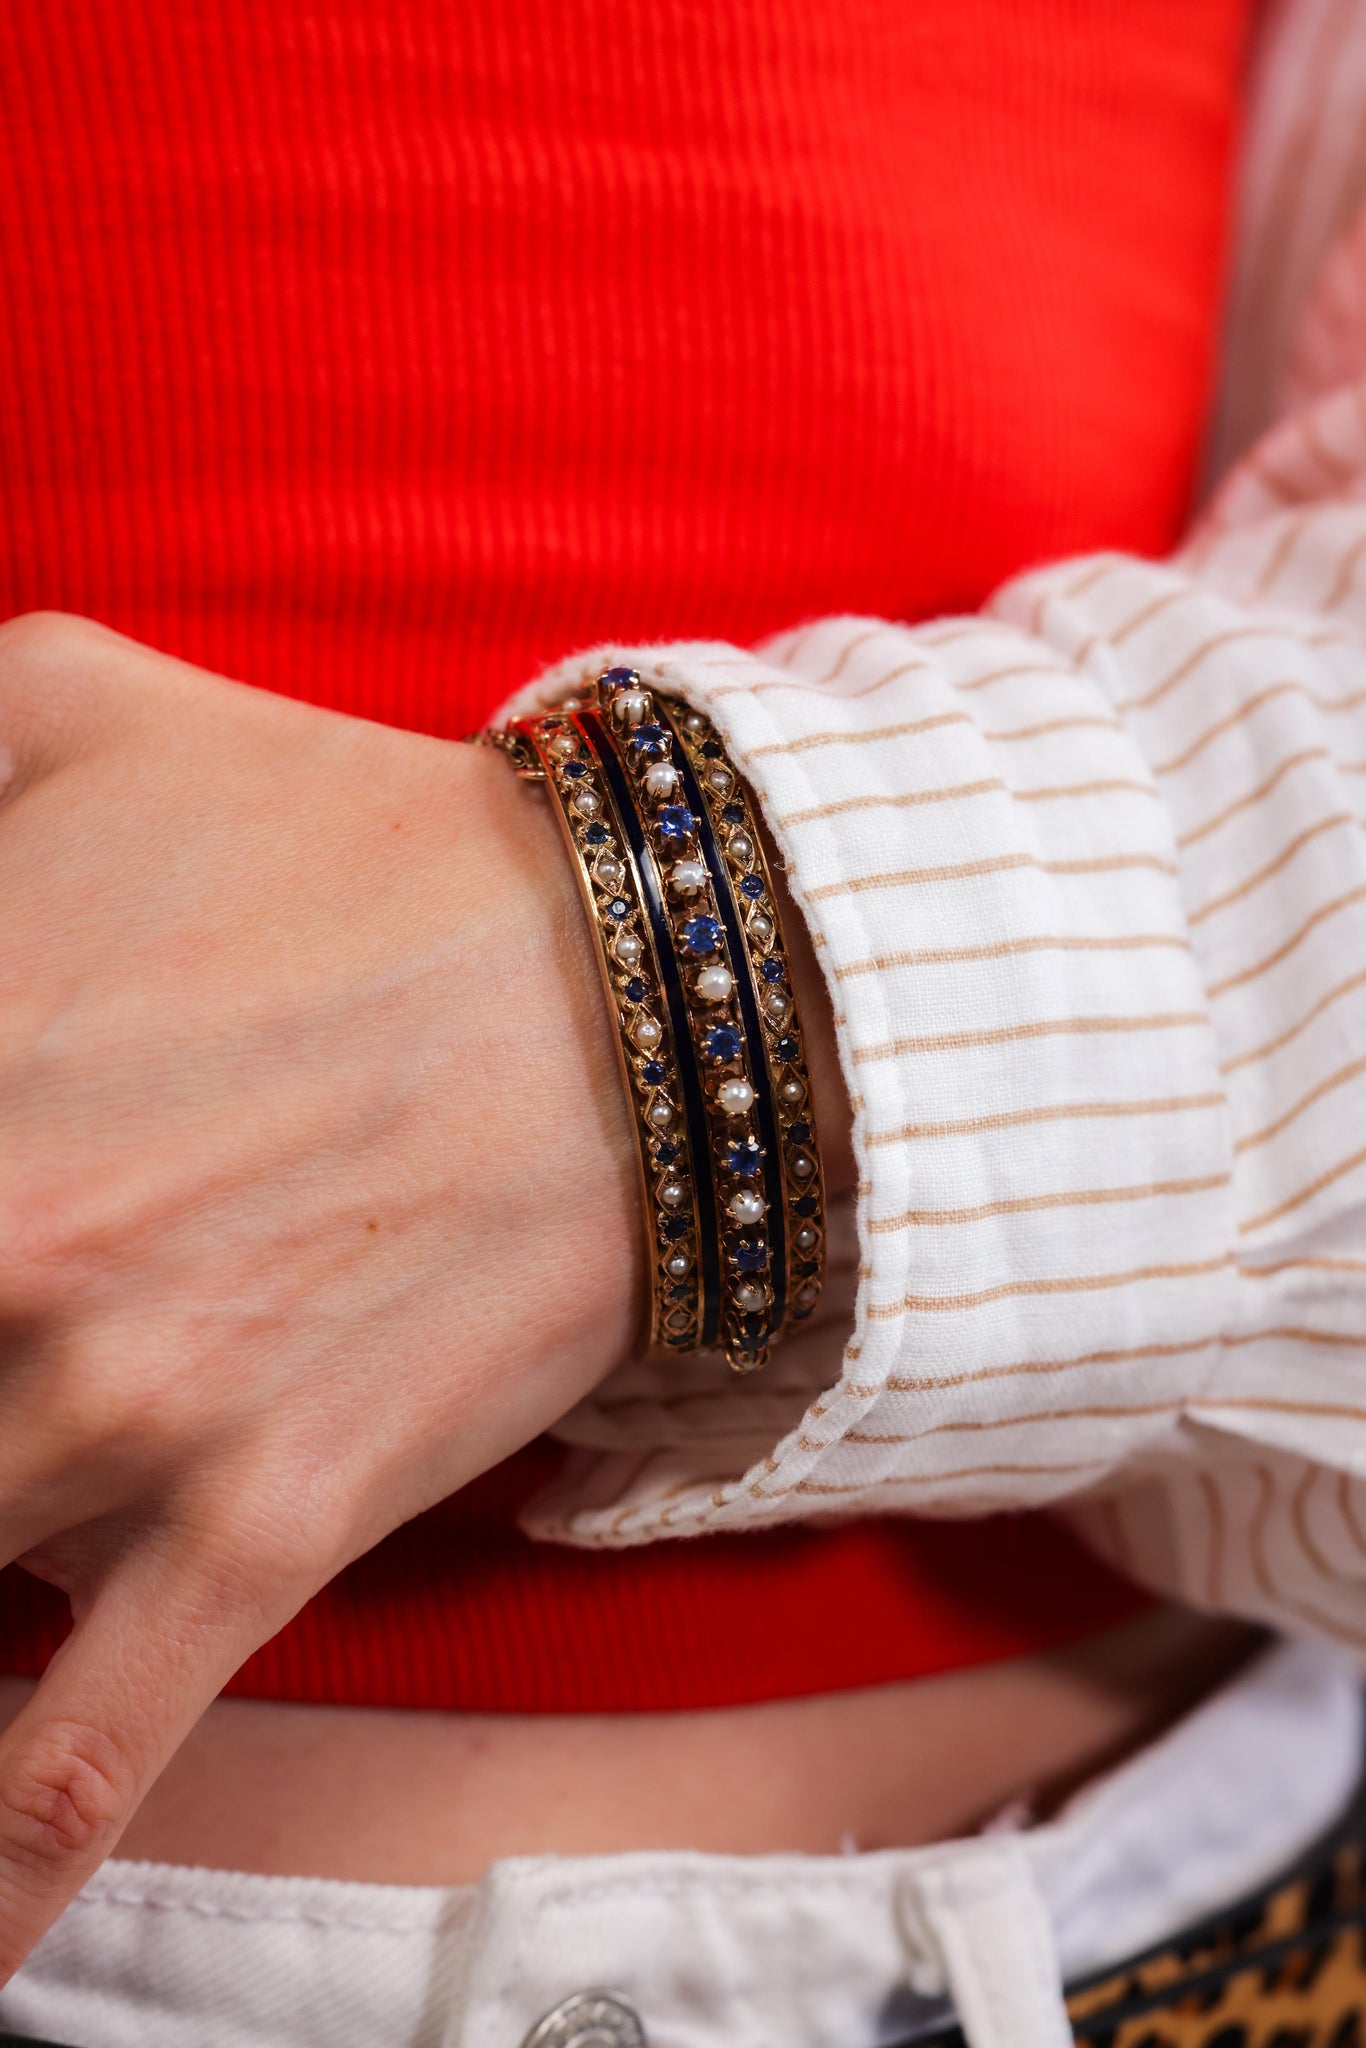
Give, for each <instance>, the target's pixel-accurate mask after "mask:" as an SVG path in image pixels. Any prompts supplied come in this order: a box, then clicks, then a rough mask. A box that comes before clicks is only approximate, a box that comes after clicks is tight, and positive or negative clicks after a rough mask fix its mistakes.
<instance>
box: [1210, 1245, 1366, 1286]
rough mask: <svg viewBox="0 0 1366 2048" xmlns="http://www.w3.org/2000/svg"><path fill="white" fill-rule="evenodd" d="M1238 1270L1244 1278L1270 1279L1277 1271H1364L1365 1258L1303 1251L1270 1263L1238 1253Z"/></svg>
mask: <svg viewBox="0 0 1366 2048" xmlns="http://www.w3.org/2000/svg"><path fill="white" fill-rule="evenodd" d="M1238 1271H1239V1273H1240V1274H1241V1276H1242V1278H1243V1279H1244V1280H1271V1279H1274V1278H1275V1276H1276V1274H1277V1273H1298V1272H1300V1271H1305V1272H1309V1273H1366V1259H1348V1258H1330V1257H1328V1256H1327V1255H1326V1254H1321V1255H1318V1256H1315V1255H1314V1254H1313V1253H1305V1254H1303V1255H1302V1256H1301V1257H1300V1258H1297V1259H1275V1260H1273V1261H1272V1262H1271V1263H1269V1264H1268V1263H1266V1262H1264V1261H1262V1260H1257V1261H1255V1263H1254V1260H1253V1259H1251V1258H1249V1256H1248V1255H1247V1253H1246V1252H1239V1254H1238Z"/></svg>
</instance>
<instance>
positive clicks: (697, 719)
mask: <svg viewBox="0 0 1366 2048" xmlns="http://www.w3.org/2000/svg"><path fill="white" fill-rule="evenodd" d="M683 724H684V726H685V727H686V729H687V730H688V731H689V732H705V731H706V729H707V721H706V719H705V718H703V716H702V714H701V712H700V711H690V712H689V713H688V715H687V717H686V718H685V719H684V721H683Z"/></svg>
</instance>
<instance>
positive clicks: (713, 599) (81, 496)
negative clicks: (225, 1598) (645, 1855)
mask: <svg viewBox="0 0 1366 2048" xmlns="http://www.w3.org/2000/svg"><path fill="white" fill-rule="evenodd" d="M1248 13H1249V0H1129V4H1126V5H1125V6H1124V7H1103V6H1095V5H1093V4H1089V0H916V4H915V5H914V6H909V7H908V6H905V5H901V4H899V0H759V4H749V5H746V6H744V7H740V8H737V7H733V6H722V5H708V6H699V5H696V4H694V0H650V4H649V5H645V4H641V0H631V4H625V0H574V4H573V5H572V6H570V7H568V8H566V7H564V6H563V5H562V4H559V0H520V4H519V5H518V6H516V7H515V8H507V7H498V6H496V5H494V4H492V0H478V4H469V0H436V4H418V0H273V4H272V5H271V6H270V7H268V8H250V7H248V8H243V7H233V6H227V5H224V4H223V0H205V4H202V5H196V6H195V7H193V8H186V7H184V6H181V5H177V4H175V0H132V4H126V5H118V6H115V5H111V4H101V0H53V4H52V5H45V6H44V7H42V8H35V7H32V6H25V5H23V4H15V0H9V4H8V5H5V4H4V0H0V15H3V19H4V27H5V36H4V42H5V48H6V51H7V56H8V59H9V61H8V64H7V70H6V90H5V93H4V95H3V96H2V97H0V177H3V180H4V189H5V191H6V193H7V194H8V196H9V198H10V204H9V205H8V206H6V207H3V208H0V262H3V269H4V275H5V281H6V304H7V313H8V318H7V321H6V322H5V323H3V324H0V364H3V375H0V467H2V469H3V475H4V501H3V522H2V524H3V539H0V614H2V613H4V612H7V611H19V610H23V609H25V608H28V607H32V606H58V607H62V608H65V609H69V610H74V611H78V612H83V613H87V614H89V615H91V616H93V617H96V618H99V619H102V620H104V621H105V622H106V623H108V624H111V625H114V626H117V627H119V628H121V629H123V630H124V631H126V632H130V633H132V634H134V635H136V636H138V637H141V638H144V639H146V640H148V641H150V642H152V643H153V644H155V645H157V646H159V647H162V648H165V649H167V650H168V651H170V652H172V653H175V654H180V655H183V656H185V657H187V658H189V659H190V660H193V661H197V662H200V663H202V664H204V665H206V666H207V667H209V668H211V669H218V670H222V671H225V672H227V673H229V674H232V675H236V676H241V677H244V678H247V679H248V680H250V681H252V682H254V683H256V684H259V685H262V686H265V687H268V688H272V689H276V690H282V691H287V692H291V693H293V694H295V695H298V696H301V697H305V698H309V699H312V700H315V701H318V702H321V703H325V704H329V705H331V706H334V707H336V708H338V709H341V710H345V711H351V712H357V713H361V714H363V715H365V716H367V717H371V718H378V719H383V720H387V721H389V722H391V723H395V724H399V725H406V726H413V727H417V728H419V729H422V730H426V731H429V732H436V733H440V734H447V735H456V734H459V733H462V732H465V731H467V730H468V729H470V728H471V727H472V726H473V725H475V724H477V723H478V722H479V721H480V720H481V719H482V718H483V717H485V716H486V715H487V714H488V713H489V712H490V711H491V710H492V709H493V707H494V705H495V704H496V702H497V700H498V698H499V697H500V696H502V695H503V694H504V693H505V692H506V690H507V689H509V688H510V687H512V686H513V685H514V684H515V683H518V682H521V681H524V680H525V679H526V678H527V677H528V676H531V675H534V674H535V673H536V672H537V671H538V670H539V669H540V668H541V667H542V666H543V665H544V663H545V662H547V661H548V660H552V659H554V658H555V657H557V656H559V655H562V654H563V653H564V652H565V651H566V650H567V649H569V648H572V647H575V646H578V645H581V644H583V643H584V642H585V641H586V640H589V639H591V638H593V637H595V636H597V635H599V634H601V633H604V632H614V633H618V634H623V633H624V634H633V635H642V634H649V635H655V636H660V635H664V636H669V637H674V636H677V635H680V634H684V633H698V632H705V633H707V634H709V635H715V634H724V635H726V636H728V637H729V638H731V639H737V640H740V641H746V640H750V639H753V638H754V637H756V636H758V635H760V634H764V633H768V632H771V631H773V630H775V629H776V628H778V627H781V626H784V625H788V624H790V623H792V622H793V621H794V620H796V619H798V618H800V617H802V616H804V615H806V614H808V613H810V612H812V611H822V610H847V609H849V608H850V607H857V608H862V609H867V610H873V611H878V612H886V613H888V614H889V615H892V616H897V617H918V616H924V615H927V614H930V613H933V612H935V611H939V610H943V609H945V608H957V607H961V606H971V605H974V604H977V603H979V602H980V601H982V600H983V599H984V598H985V597H986V596H987V595H988V594H989V593H990V591H991V589H992V588H993V587H994V586H995V585H996V584H997V583H998V582H999V581H1000V579H1001V578H1002V577H1003V576H1005V575H1007V574H1009V573H1011V572H1012V571H1014V570H1017V569H1019V568H1021V567H1023V566H1026V565H1027V564H1029V563H1032V562H1036V561H1041V560H1047V559H1049V558H1053V557H1056V556H1057V555H1059V554H1062V553H1066V552H1067V551H1069V550H1074V549H1076V548H1079V547H1083V546H1093V545H1099V544H1106V545H1111V546H1116V547H1124V548H1131V549H1134V550H1136V551H1139V552H1146V553H1159V552H1162V551H1163V550H1165V549H1167V548H1168V547H1170V546H1171V545H1173V544H1174V543H1175V541H1176V540H1177V539H1178V538H1179V535H1180V531H1181V527H1182V523H1183V520H1184V517H1185V513H1186V507H1187V505H1188V502H1189V499H1190V494H1191V489H1192V482H1193V476H1194V471H1195V467H1196V463H1197V458H1198V453H1199V447H1200V440H1201V435H1202V430H1203V423H1204V420H1205V417H1206V413H1207V410H1208V404H1209V397H1210V390H1211V384H1212V377H1213V370H1214V364H1215V357H1216V352H1217V340H1218V318H1219V303H1220V284H1221V277H1222V271H1223V251H1224V247H1225V241H1226V226H1227V218H1228V213H1229V205H1230V197H1231V190H1232V167H1233V149H1234V143H1235V138H1236V129H1237V121H1238V108H1239V98H1240V85H1241V56H1242V48H1243V43H1244V36H1245V27H1246V21H1247V17H1248ZM538 1139H539V1143H540V1147H541V1149H540V1150H539V1151H538V1152H535V1153H530V1152H529V1154H528V1162H527V1172H528V1179H529V1183H530V1181H531V1179H532V1177H533V1176H538V1175H540V1174H549V1173H553V1172H554V1171H555V1168H556V1163H557V1159H558V1156H559V1148H560V1147H561V1146H562V1145H563V1144H565V1143H568V1142H572V1132H571V1131H569V1130H568V1129H567V1128H564V1127H560V1128H553V1127H550V1126H547V1127H545V1128H544V1130H542V1131H541V1132H539V1133H538ZM588 1227H591V1224H590V1225H589V1226H588ZM458 1350H459V1346H458V1344H454V1343H453V1351H452V1369H453V1370H456V1369H458ZM684 1384H686V1382H680V1387H681V1386H682V1385H684ZM791 1384H792V1382H791V1380H790V1378H788V1377H786V1376H785V1369H784V1371H779V1370H778V1369H777V1368H775V1371H774V1373H773V1375H772V1376H771V1384H770V1388H769V1390H768V1392H767V1393H766V1395H765V1396H764V1399H765V1400H766V1401H767V1402H768V1403H769V1407H768V1409H767V1413H768V1414H769V1416H770V1418H771V1435H773V1436H776V1435H778V1434H780V1433H781V1431H782V1429H783V1428H784V1427H785V1426H786V1422H787V1420H788V1419H789V1417H790V1415H791V1413H792V1404H791V1398H790V1390H791ZM737 1412H738V1414H739V1416H740V1417H741V1418H742V1431H743V1433H744V1434H745V1435H746V1437H747V1438H748V1437H752V1436H753V1434H754V1431H755V1427H756V1418H757V1417H758V1415H759V1413H760V1409H759V1408H758V1407H756V1406H754V1405H753V1404H751V1405H750V1406H749V1407H747V1408H745V1409H744V1410H741V1411H737ZM546 1464H547V1459H546V1456H545V1453H544V1451H543V1450H538V1451H533V1452H532V1453H530V1454H529V1455H527V1456H525V1457H523V1458H521V1459H519V1460H517V1461H514V1463H513V1465H512V1466H511V1467H510V1468H509V1469H507V1470H505V1471H503V1472H501V1473H498V1474H495V1475H491V1476H490V1478H489V1479H488V1480H487V1481H486V1482H485V1483H484V1484H482V1485H480V1486H476V1487H474V1488H471V1489H469V1490H467V1492H466V1493H465V1494H464V1495H463V1496H462V1497H461V1499H460V1500H458V1501H457V1502H454V1503H449V1504H446V1505H445V1506H443V1507H442V1508H441V1509H439V1510H438V1511H436V1512H435V1513H434V1514H432V1515H431V1516H429V1517H427V1518H424V1519H423V1520H422V1521H421V1522H420V1523H419V1524H417V1525H416V1526H415V1527H413V1528H410V1529H408V1530H405V1531H403V1532H400V1533H399V1534H398V1535H396V1536H395V1537H394V1538H393V1539H391V1540H390V1542H389V1543H388V1544H386V1545H384V1546H382V1547H381V1549H380V1550H379V1552H378V1553H377V1554H376V1555H374V1556H373V1557H371V1558H370V1559H368V1560H366V1561H365V1562H364V1563H363V1564H362V1565H359V1566H357V1567H355V1568H354V1569H352V1570H351V1571H349V1572H347V1573H345V1574H344V1575H343V1577H342V1579H341V1580H340V1581H339V1582H338V1583H337V1584H336V1585H335V1586H333V1587H330V1588H328V1589H327V1590H326V1591H325V1592H324V1593H323V1594H322V1595H321V1596H320V1597H319V1598H318V1599H316V1600H314V1601H313V1602H311V1603H310V1604H309V1606H308V1608H307V1609H306V1610H305V1612H304V1614H303V1615H301V1616H300V1617H299V1618H298V1620H297V1621H296V1622H295V1623H294V1624H293V1625H292V1626H291V1627H290V1628H288V1629H287V1630H286V1631H285V1632H284V1634H283V1635H282V1636H281V1637H280V1638H279V1639H278V1640H277V1641H276V1642H274V1643H272V1644H271V1645H270V1646H268V1647H267V1649H266V1650H265V1651H264V1652H263V1653H262V1654H261V1655H259V1656H258V1657H256V1658H253V1659H252V1660H251V1663H250V1664H249V1666H248V1667H247V1669H246V1670H245V1671H244V1672H243V1673H242V1674H240V1676H239V1678H238V1680H237V1681H236V1684H235V1687H234V1689H235V1690H239V1691H246V1692H251V1693H256V1694H262V1695H266V1696H274V1697H284V1698H302V1699H315V1700H328V1699H333V1700H347V1701H351V1702H355V1703H366V1704H375V1705H379V1704H399V1705H409V1706H423V1705H425V1706H432V1707H450V1708H456V1707H471V1708H483V1709H490V1710H499V1709H509V1710H516V1709H526V1710H536V1709H545V1710H554V1709H560V1710H573V1709H589V1710H592V1709H596V1710H604V1709H614V1708H615V1709H626V1708H649V1707H656V1706H664V1707H682V1706H692V1705H698V1706H700V1705H707V1704H719V1703H723V1702H733V1701H739V1700H744V1699H754V1698H764V1697H768V1698H774V1697H779V1696H782V1695H784V1694H792V1693H798V1692H804V1691H818V1690H824V1689H828V1688H830V1687H832V1686H837V1685H855V1684H869V1683H876V1682H878V1681H880V1680H886V1679H894V1678H906V1677H911V1676H916V1675H920V1674H923V1673H925V1672H929V1671H934V1670H939V1669H944V1668H951V1667H961V1666H963V1665H966V1664H969V1663H974V1662H980V1661H982V1660H984V1659H987V1658H993V1657H1001V1656H1009V1655H1012V1654H1016V1653H1018V1652H1021V1651H1027V1650H1030V1649H1040V1648H1044V1647H1046V1646H1048V1645H1049V1644H1051V1643H1054V1642H1057V1641H1059V1640H1063V1639H1067V1638H1070V1637H1075V1636H1080V1635H1082V1634H1085V1633H1087V1632H1088V1631H1089V1630H1092V1629H1095V1628H1097V1627H1101V1626H1104V1625H1106V1624H1107V1623H1112V1622H1115V1621H1117V1620H1119V1619H1121V1618H1123V1617H1124V1616H1125V1615H1127V1614H1129V1613H1132V1612H1133V1611H1134V1608H1135V1605H1136V1604H1137V1596H1136V1595H1135V1593H1134V1591H1133V1590H1132V1588H1131V1587H1130V1586H1128V1585H1126V1584H1121V1583H1120V1582H1119V1581H1118V1580H1117V1579H1116V1578H1115V1577H1114V1575H1113V1574H1111V1573H1109V1572H1107V1571H1106V1570H1105V1569H1104V1567H1103V1566H1102V1565H1101V1564H1100V1563H1099V1562H1094V1561H1092V1562H1088V1561H1087V1560H1086V1558H1085V1557H1084V1556H1083V1555H1082V1553H1081V1552H1080V1550H1079V1548H1078V1546H1077V1545H1076V1544H1075V1543H1069V1542H1068V1540H1067V1539H1066V1538H1065V1537H1063V1536H1059V1535H1058V1534H1057V1533H1056V1532H1050V1531H1047V1530H1044V1529H1042V1528H1040V1527H1039V1526H1038V1525H1037V1524H1034V1523H1026V1524H1023V1525H1022V1526H1020V1527H1019V1528H1017V1529H1016V1530H1014V1531H1012V1533H1011V1536H1010V1540H1009V1541H1008V1542H1001V1541H996V1540H992V1539H991V1538H989V1537H983V1535H982V1534H981V1532H970V1533H968V1534H961V1535H960V1534H959V1533H958V1532H956V1531H954V1530H950V1529H947V1528H943V1527H941V1528H939V1529H938V1530H935V1531H933V1532H930V1533H926V1531H925V1529H924V1528H923V1526H921V1525H915V1524H911V1523H909V1522H907V1521H906V1520H905V1519H904V1518H901V1519H896V1520H891V1521H888V1520H875V1519H873V1518H872V1517H871V1516H865V1517H864V1518H863V1519H862V1520H861V1521H860V1523H859V1525H858V1526H857V1527H848V1528H842V1529H841V1530H839V1531H838V1532H835V1531H832V1530H830V1529H829V1528H826V1529H823V1530H821V1531H819V1532H818V1531H815V1530H807V1531H806V1532H804V1533H803V1532H796V1531H789V1532H777V1531H774V1532H770V1533H769V1534H768V1535H767V1536H766V1537H765V1538H764V1539H763V1540H762V1541H759V1540H756V1539H755V1538H754V1537H752V1536H750V1535H748V1534H746V1535H745V1536H744V1537H743V1538H741V1537H735V1538H725V1537H720V1538H717V1539H716V1540H715V1541H714V1542H713V1543H711V1544H709V1545H708V1546H706V1547H705V1554H704V1551H703V1547H702V1546H692V1548H691V1550H690V1552H689V1553H687V1554H684V1553H680V1552H679V1551H677V1550H672V1551H669V1552H664V1551H663V1550H662V1549H661V1548H660V1547H658V1546H656V1547H655V1548H654V1549H653V1550H649V1551H645V1550H640V1551H637V1552H635V1553H634V1554H632V1555H630V1556H625V1555H622V1556H618V1557H617V1558H615V1559H613V1560H608V1559H605V1558H603V1557H602V1556H601V1555H598V1556H593V1555H589V1554H585V1553H575V1552H572V1551H567V1550H564V1549H561V1550H560V1551H559V1552H558V1554H553V1555H551V1554H547V1551H546V1547H545V1546H544V1545H542V1546H533V1545H532V1544H531V1543H530V1542H529V1541H528V1540H527V1539H526V1537H525V1536H524V1535H522V1534H521V1533H520V1532H519V1531H518V1530H517V1528H516V1527H515V1514H516V1511H517V1508H518V1506H519V1505H520V1503H521V1502H522V1501H523V1500H524V1499H525V1497H526V1496H527V1495H528V1494H529V1493H530V1492H531V1491H533V1490H534V1489H535V1487H536V1486H537V1485H539V1483H540V1481H541V1479H542V1477H543V1475H544V1471H545V1467H546ZM869 1505H870V1507H873V1508H876V1507H878V1506H880V1502H879V1501H878V1499H877V1497H876V1496H873V1497H872V1498H871V1499H870V1503H869ZM1060 1588H1065V1590H1066V1597H1065V1598H1059V1597H1058V1591H1059V1589H1060ZM813 1613H819V1614H820V1615H821V1616H822V1617H824V1621H823V1625H822V1627H821V1628H820V1629H815V1630H813V1629H811V1628H810V1627H809V1626H807V1617H809V1616H810V1615H811V1614H813ZM64 1626H65V1605H64V1603H63V1602H62V1600H61V1599H60V1597H59V1596H58V1595H57V1594H55V1593H54V1592H53V1591H52V1590H51V1589H49V1588H46V1587H40V1586H38V1585H36V1584H35V1583H34V1582H32V1581H29V1580H26V1579H25V1578H23V1577H22V1575H19V1574H16V1573H15V1572H13V1571H11V1572H9V1573H7V1574H0V1660H2V1661H3V1662H4V1663H6V1664H7V1665H8V1667H9V1669H10V1670H12V1671H23V1672H29V1673H32V1672H36V1671H37V1670H40V1669H41V1668H42V1666H43V1663H44V1661H45V1659H46V1657H47V1656H48V1654H49V1653H50V1652H51V1650H52V1648H53V1647H54V1646H55V1644H56V1642H57V1641H58V1640H59V1639H60V1636H61V1634H62V1631H63V1629H64Z"/></svg>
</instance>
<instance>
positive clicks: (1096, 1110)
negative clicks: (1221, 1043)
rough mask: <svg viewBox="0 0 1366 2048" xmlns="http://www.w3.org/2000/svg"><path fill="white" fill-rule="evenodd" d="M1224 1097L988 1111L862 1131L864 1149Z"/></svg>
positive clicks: (1218, 1104)
mask: <svg viewBox="0 0 1366 2048" xmlns="http://www.w3.org/2000/svg"><path fill="white" fill-rule="evenodd" d="M1227 1099H1228V1098H1227V1097H1226V1096H1224V1095H1222V1094H1220V1093H1218V1092H1211V1093H1208V1094H1204V1095H1171V1096H1166V1097H1154V1098H1151V1099H1149V1100H1147V1101H1137V1102H1124V1101H1119V1102H1052V1103H1037V1104H1035V1105H1034V1106H1033V1107H1032V1108H1029V1109H998V1110H990V1111H988V1112H987V1113H986V1114H985V1115H983V1116H962V1117H950V1118H945V1119H941V1120H940V1121H938V1122H936V1123H914V1124H898V1125H897V1127H896V1129H895V1130H890V1131H865V1132H864V1136H863V1142H864V1144H865V1145H899V1144H905V1143H915V1142H916V1141H918V1140H920V1139H925V1138H969V1137H973V1136H975V1135H976V1134H977V1133H979V1132H983V1131H1008V1130H1014V1129H1017V1128H1019V1127H1020V1126H1021V1125H1024V1124H1051V1123H1084V1122H1089V1121H1091V1120H1092V1119H1094V1118H1107V1117H1133V1116H1177V1115H1180V1114H1182V1113H1184V1112H1186V1111H1190V1110H1206V1109H1222V1108H1223V1107H1224V1106H1225V1104H1226V1102H1227Z"/></svg>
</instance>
